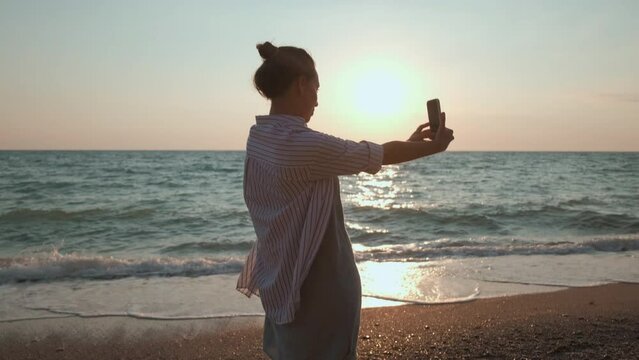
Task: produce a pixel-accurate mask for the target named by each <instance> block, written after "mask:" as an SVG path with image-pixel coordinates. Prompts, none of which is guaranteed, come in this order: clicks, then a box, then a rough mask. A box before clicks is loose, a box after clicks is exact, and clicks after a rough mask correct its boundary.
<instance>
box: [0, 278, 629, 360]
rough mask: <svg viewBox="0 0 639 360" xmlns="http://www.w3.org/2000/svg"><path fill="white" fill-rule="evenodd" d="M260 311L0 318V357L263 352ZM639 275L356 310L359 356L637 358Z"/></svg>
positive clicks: (142, 356) (254, 355)
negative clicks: (634, 279) (174, 316)
mask: <svg viewBox="0 0 639 360" xmlns="http://www.w3.org/2000/svg"><path fill="white" fill-rule="evenodd" d="M262 323H263V316H255V317H250V318H249V317H244V318H227V319H215V321H213V320H211V319H201V320H171V321H166V320H141V319H134V318H122V317H119V318H113V317H100V318H80V317H62V318H54V319H42V320H26V321H18V322H12V323H1V324H0V359H33V358H38V359H59V358H64V359H86V358H92V359H112V358H126V359H148V358H153V359H175V358H179V359H244V358H251V359H267V357H266V356H265V355H264V354H263V353H262V350H261V345H262V338H261V336H262ZM638 340H639V284H636V283H613V284H606V285H600V286H593V287H576V288H568V289H562V290H557V291H552V292H545V293H534V294H522V295H511V296H504V297H493V298H480V299H476V300H473V301H470V302H463V303H452V304H437V305H400V306H390V307H378V308H365V309H363V310H362V320H361V326H360V338H359V342H358V354H359V357H358V358H359V359H420V358H443V359H444V358H450V359H457V358H510V359H512V358H517V359H519V358H583V359H593V358H637V357H639V341H638Z"/></svg>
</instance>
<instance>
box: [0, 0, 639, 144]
mask: <svg viewBox="0 0 639 360" xmlns="http://www.w3.org/2000/svg"><path fill="white" fill-rule="evenodd" d="M638 16H639V1H636V0H629V1H589V0H563V1H556V0H553V1H541V0H539V1H523V0H522V1H511V0H503V1H488V0H486V1H410V0H406V1H375V0H368V1H349V0H341V1H333V0H325V1H315V2H304V1H281V0H270V1H241V0H238V1H161V0H152V1H145V0H136V1H117V0H113V1H97V0H95V1H90V0H81V1H68V0H56V1H48V0H47V1H36V0H33V1H23V0H19V1H8V0H0V45H1V46H0V149H72V150H83V149H103V150H110V149H118V150H242V149H244V147H245V144H246V136H247V134H248V130H249V128H250V126H251V125H252V124H254V122H255V115H261V114H267V113H268V112H269V106H270V104H269V102H268V100H266V99H264V98H262V97H261V96H260V95H259V94H258V93H257V91H256V90H255V89H254V87H253V84H252V76H253V74H254V72H255V70H256V69H257V68H258V67H259V65H260V64H261V59H260V57H259V54H258V53H257V50H256V48H255V45H256V44H257V43H260V42H264V41H271V42H272V43H274V44H275V45H277V46H281V45H292V46H297V47H302V48H304V49H306V50H307V51H308V52H309V53H310V54H311V55H312V56H313V58H314V59H315V62H316V66H317V70H318V73H319V76H320V83H321V88H320V92H319V106H318V107H317V108H316V110H315V115H314V116H313V118H312V119H311V121H310V122H309V124H308V125H309V127H311V128H312V129H315V130H318V131H322V132H326V133H329V134H332V135H335V136H339V137H342V138H345V139H350V140H355V141H359V140H369V141H375V142H378V143H384V142H386V141H392V140H405V139H407V138H408V137H409V136H410V134H411V133H412V131H413V130H414V129H415V128H416V127H417V125H419V124H420V123H423V122H425V121H426V119H427V114H426V101H427V100H429V99H432V98H439V99H440V102H441V105H442V110H443V111H445V112H446V114H447V125H448V127H450V128H452V129H453V130H454V131H455V141H454V142H453V143H452V144H451V146H450V147H449V150H456V151H639V21H637V17H638Z"/></svg>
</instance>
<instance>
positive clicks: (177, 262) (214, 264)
mask: <svg viewBox="0 0 639 360" xmlns="http://www.w3.org/2000/svg"><path fill="white" fill-rule="evenodd" d="M243 266H244V259H243V258H234V257H227V258H204V257H199V258H175V257H154V258H143V259H123V258H115V257H112V256H86V255H79V254H60V253H59V252H58V251H57V250H56V249H54V250H53V251H51V253H49V254H46V255H40V256H29V257H15V258H4V259H0V285H2V284H7V283H14V282H27V281H60V280H70V279H84V280H107V279H118V278H125V277H149V276H165V277H166V276H188V277H195V276H206V275H215V274H226V273H237V272H240V271H241V269H242V267H243Z"/></svg>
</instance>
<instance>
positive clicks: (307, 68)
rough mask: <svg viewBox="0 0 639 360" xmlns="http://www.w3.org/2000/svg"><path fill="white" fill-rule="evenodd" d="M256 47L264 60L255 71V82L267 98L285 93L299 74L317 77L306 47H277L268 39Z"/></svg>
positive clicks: (259, 90) (313, 63)
mask: <svg viewBox="0 0 639 360" xmlns="http://www.w3.org/2000/svg"><path fill="white" fill-rule="evenodd" d="M256 47H257V51H258V52H259V53H260V56H261V57H262V59H263V60H264V61H263V62H262V65H261V66H260V67H259V68H258V69H257V71H255V75H254V76H253V84H254V85H255V88H256V89H257V91H258V92H259V93H260V94H262V96H264V97H265V98H267V99H273V98H276V97H278V96H280V95H282V94H284V93H285V92H286V90H287V89H288V88H289V86H290V85H291V84H292V83H293V81H294V80H295V79H296V78H298V77H299V76H306V77H307V78H313V77H317V72H316V71H315V62H314V61H313V58H312V57H311V56H310V55H309V54H308V53H307V52H306V50H304V49H300V48H297V47H293V46H280V47H277V46H275V45H273V44H271V43H270V42H268V41H267V42H265V43H263V44H257V46H256Z"/></svg>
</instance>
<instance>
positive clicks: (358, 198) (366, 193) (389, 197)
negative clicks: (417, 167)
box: [346, 166, 415, 210]
mask: <svg viewBox="0 0 639 360" xmlns="http://www.w3.org/2000/svg"><path fill="white" fill-rule="evenodd" d="M399 175H400V174H399V168H398V167H397V166H386V167H384V168H382V170H380V171H379V172H378V173H377V174H375V175H370V174H366V173H361V174H360V175H358V176H357V177H356V181H355V184H352V185H350V187H349V190H351V191H352V193H350V194H348V195H347V197H346V200H347V201H350V202H351V203H353V204H354V205H355V206H357V207H373V208H377V209H385V210H388V209H397V208H413V207H414V206H415V205H414V203H413V202H412V201H406V200H407V199H405V197H408V198H410V197H411V196H406V195H405V194H410V193H411V192H412V191H411V190H410V189H409V188H405V187H402V186H400V185H401V184H403V183H405V181H398V179H397V178H398V176H399ZM402 195H404V196H402Z"/></svg>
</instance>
